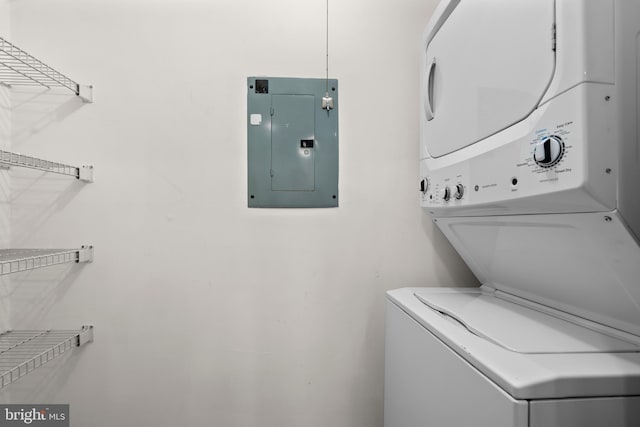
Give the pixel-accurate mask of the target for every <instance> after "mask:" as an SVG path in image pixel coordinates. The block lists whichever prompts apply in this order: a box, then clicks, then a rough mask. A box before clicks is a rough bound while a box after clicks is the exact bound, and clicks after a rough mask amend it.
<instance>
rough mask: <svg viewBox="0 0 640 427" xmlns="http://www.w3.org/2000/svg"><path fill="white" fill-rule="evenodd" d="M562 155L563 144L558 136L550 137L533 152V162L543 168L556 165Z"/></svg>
mask: <svg viewBox="0 0 640 427" xmlns="http://www.w3.org/2000/svg"><path fill="white" fill-rule="evenodd" d="M563 155H564V142H563V141H562V139H560V137H558V136H555V135H554V136H550V137H548V138H547V139H545V140H544V141H542V142H541V143H539V144H538V145H536V148H535V150H533V160H534V161H535V162H536V163H537V164H538V166H541V167H543V168H550V167H553V166H555V165H557V164H558V162H559V161H560V159H562V156H563Z"/></svg>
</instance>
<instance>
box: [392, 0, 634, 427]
mask: <svg viewBox="0 0 640 427" xmlns="http://www.w3.org/2000/svg"><path fill="white" fill-rule="evenodd" d="M422 55H423V58H422V67H423V69H422V72H421V76H422V81H421V83H422V84H421V96H422V99H423V101H424V102H423V106H422V109H423V113H424V114H422V123H421V160H420V169H421V175H422V176H421V180H420V190H421V204H422V207H423V208H424V209H425V210H426V211H427V212H428V213H429V214H430V215H431V216H432V218H433V221H434V222H435V223H436V224H437V226H438V227H439V228H440V230H441V231H442V232H443V233H444V235H445V236H446V237H447V238H448V239H449V241H450V242H451V243H452V244H453V246H454V247H455V248H456V250H457V251H458V252H459V253H460V255H461V256H462V258H463V259H464V260H465V261H466V263H467V264H468V265H469V267H470V268H471V269H472V271H473V272H474V273H475V275H476V276H477V278H478V279H479V280H480V282H481V283H482V287H481V288H411V289H410V288H405V289H398V290H394V291H390V292H389V293H388V294H387V321H386V359H385V408H384V409H385V427H417V426H423V427H446V426H452V427H467V426H480V427H524V426H527V427H578V426H579V427H596V426H597V427H600V426H607V427H622V426H640V246H639V240H638V239H639V237H640V188H638V187H640V84H639V80H640V1H638V0H442V1H441V3H440V4H439V6H438V8H437V9H436V11H435V13H434V16H433V17H432V19H431V21H430V23H429V25H428V26H427V29H426V31H425V34H424V45H423V51H422Z"/></svg>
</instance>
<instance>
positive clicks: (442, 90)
mask: <svg viewBox="0 0 640 427" xmlns="http://www.w3.org/2000/svg"><path fill="white" fill-rule="evenodd" d="M444 3H447V5H448V7H440V8H438V10H437V12H436V14H434V16H433V17H432V19H431V21H430V24H429V26H428V27H427V30H426V32H425V36H424V39H425V40H424V46H425V49H424V53H423V64H422V67H423V72H422V73H421V79H422V96H423V100H424V109H425V111H424V112H425V119H426V120H427V121H426V123H425V125H424V126H423V128H424V129H423V131H424V132H423V136H422V138H423V140H422V143H423V144H426V148H427V152H428V153H429V155H431V156H432V157H440V156H443V155H445V154H448V153H451V152H453V151H456V150H458V149H460V148H463V147H466V146H468V145H471V144H473V143H474V142H477V141H480V140H482V139H484V138H486V137H488V136H490V135H493V134H495V133H497V132H499V131H501V130H503V129H505V128H507V127H509V126H511V125H513V124H515V123H517V122H519V121H520V120H522V119H524V118H526V117H527V116H528V115H529V114H530V113H531V112H532V111H533V110H534V109H535V108H537V106H538V103H539V102H540V100H541V99H542V97H543V95H544V93H545V91H546V89H547V87H548V86H549V83H550V82H551V79H552V76H553V72H554V67H555V51H554V49H555V41H554V1H553V0H509V1H501V0H473V1H460V0H449V1H448V2H444Z"/></svg>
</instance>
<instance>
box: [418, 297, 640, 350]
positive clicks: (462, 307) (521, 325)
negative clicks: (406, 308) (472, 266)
mask: <svg viewBox="0 0 640 427" xmlns="http://www.w3.org/2000/svg"><path fill="white" fill-rule="evenodd" d="M415 296H416V298H418V299H419V300H420V301H421V302H422V303H423V304H425V305H427V306H428V307H430V308H431V309H433V310H436V311H438V312H440V313H441V314H443V315H445V316H448V317H450V318H451V319H452V320H454V321H457V322H458V323H460V324H462V325H463V326H464V327H465V328H466V329H467V330H469V332H470V333H472V334H474V335H477V336H478V337H481V338H483V339H485V340H487V341H490V342H492V343H494V344H496V345H498V346H500V347H502V348H504V349H506V350H509V351H513V352H517V353H526V354H556V353H558V354H559V353H616V352H637V351H640V346H638V345H637V344H634V343H632V342H629V341H626V340H623V339H620V338H616V337H613V336H610V335H607V334H604V333H601V332H598V331H595V330H592V329H588V328H586V327H584V326H580V325H578V324H576V323H572V322H570V321H567V320H563V319H561V318H558V317H554V316H550V315H549V314H546V313H542V312H540V311H537V310H534V309H532V308H528V307H525V306H523V305H519V304H516V303H514V302H511V301H507V300H505V299H502V298H500V297H499V296H497V295H496V294H494V293H487V292H483V291H481V290H466V291H460V290H456V291H455V292H450V291H445V290H443V291H442V292H438V291H437V290H434V289H428V290H424V291H417V292H416V293H415Z"/></svg>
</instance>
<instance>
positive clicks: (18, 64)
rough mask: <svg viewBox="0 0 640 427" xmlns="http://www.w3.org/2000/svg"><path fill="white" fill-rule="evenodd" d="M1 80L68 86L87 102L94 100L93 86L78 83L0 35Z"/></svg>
mask: <svg viewBox="0 0 640 427" xmlns="http://www.w3.org/2000/svg"><path fill="white" fill-rule="evenodd" d="M0 81H1V82H2V83H3V84H5V85H7V86H41V87H46V88H51V87H63V88H67V89H69V90H70V91H72V92H73V93H75V94H76V95H78V96H80V97H81V98H82V99H83V100H84V101H86V102H92V101H93V99H92V98H93V96H92V89H93V88H92V86H85V85H80V84H78V83H76V82H75V81H74V80H72V79H70V78H69V77H67V76H65V75H64V74H62V73H61V72H59V71H56V70H54V69H53V68H51V67H50V66H48V65H47V64H45V63H44V62H42V61H40V60H38V59H36V58H35V57H33V56H31V55H29V54H28V53H27V52H25V51H23V50H22V49H20V48H19V47H17V46H15V45H13V44H11V43H9V42H8V41H7V40H5V39H3V38H2V37H0Z"/></svg>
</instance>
